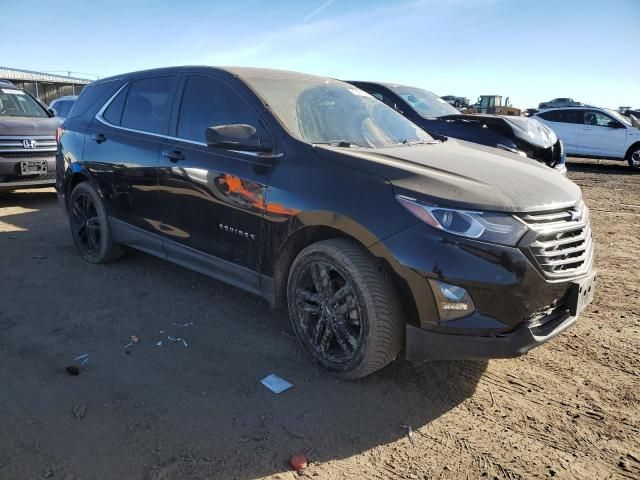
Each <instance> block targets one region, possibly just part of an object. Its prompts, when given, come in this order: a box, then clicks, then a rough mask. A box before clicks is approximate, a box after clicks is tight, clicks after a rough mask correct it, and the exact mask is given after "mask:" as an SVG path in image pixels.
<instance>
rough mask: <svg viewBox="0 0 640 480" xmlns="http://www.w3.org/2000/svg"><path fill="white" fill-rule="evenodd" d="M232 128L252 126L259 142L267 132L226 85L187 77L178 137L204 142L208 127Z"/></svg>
mask: <svg viewBox="0 0 640 480" xmlns="http://www.w3.org/2000/svg"><path fill="white" fill-rule="evenodd" d="M231 124H246V125H251V126H252V127H254V128H255V129H256V131H257V134H258V137H259V138H262V139H263V138H265V136H266V132H265V130H264V128H263V127H262V125H261V122H260V118H259V116H258V114H257V113H256V111H255V110H254V109H253V107H252V106H251V105H250V104H249V102H248V100H247V99H246V98H244V97H243V96H242V95H241V94H240V93H239V92H238V91H236V90H235V89H234V88H233V87H232V86H231V85H229V84H227V83H226V82H224V81H222V80H219V79H216V78H212V77H205V76H202V75H190V76H189V77H188V78H187V82H186V84H185V87H184V93H183V95H182V102H181V105H180V114H179V116H178V132H177V136H178V137H179V138H183V139H185V140H192V141H196V142H205V131H206V130H207V128H209V127H213V126H219V125H231Z"/></svg>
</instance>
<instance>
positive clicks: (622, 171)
mask: <svg viewBox="0 0 640 480" xmlns="http://www.w3.org/2000/svg"><path fill="white" fill-rule="evenodd" d="M567 169H568V171H569V172H582V173H601V174H607V175H634V174H635V173H636V172H634V171H633V170H632V169H631V167H629V164H628V163H627V161H626V160H625V161H615V160H611V161H607V160H597V159H593V160H590V159H580V160H578V161H571V160H568V161H567Z"/></svg>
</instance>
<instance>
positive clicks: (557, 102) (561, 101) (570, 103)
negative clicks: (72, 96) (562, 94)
mask: <svg viewBox="0 0 640 480" xmlns="http://www.w3.org/2000/svg"><path fill="white" fill-rule="evenodd" d="M580 105H584V104H583V103H580V102H576V101H575V100H574V99H573V98H554V99H553V100H550V101H548V102H541V103H539V104H538V108H539V109H540V110H542V109H543V108H558V107H577V106H580Z"/></svg>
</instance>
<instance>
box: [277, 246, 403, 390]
mask: <svg viewBox="0 0 640 480" xmlns="http://www.w3.org/2000/svg"><path fill="white" fill-rule="evenodd" d="M287 301H288V306H289V314H290V316H291V322H292V325H293V329H294V331H295V333H296V336H297V337H298V340H300V343H301V344H302V346H303V347H304V349H305V351H306V352H307V354H308V355H309V356H310V357H311V359H312V360H313V361H314V362H315V363H316V364H317V365H319V366H321V367H322V368H324V369H325V370H327V371H328V372H330V373H332V374H333V375H336V376H338V377H340V378H345V379H355V378H361V377H365V376H367V375H370V374H371V373H373V372H375V371H377V370H379V369H381V368H382V367H384V366H386V365H387V364H389V363H390V362H391V361H392V360H393V359H394V358H395V357H396V355H397V354H398V352H400V350H401V349H402V345H403V342H404V323H403V320H402V310H401V307H400V301H399V297H398V294H397V292H396V290H395V287H394V285H393V283H392V282H391V279H390V277H389V275H388V274H387V273H386V272H385V271H384V270H383V269H382V268H380V267H379V266H378V265H377V264H376V262H375V261H374V259H373V257H372V256H371V255H370V254H369V253H368V252H367V251H366V250H364V249H363V248H362V247H361V246H359V245H358V244H356V243H354V242H352V241H349V240H345V239H334V240H324V241H321V242H317V243H314V244H312V245H310V246H308V247H306V248H305V249H304V250H302V252H300V254H299V255H298V256H297V258H296V259H295V261H294V262H293V265H292V267H291V270H290V272H289V279H288V283H287Z"/></svg>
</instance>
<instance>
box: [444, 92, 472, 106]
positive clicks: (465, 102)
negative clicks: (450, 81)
mask: <svg viewBox="0 0 640 480" xmlns="http://www.w3.org/2000/svg"><path fill="white" fill-rule="evenodd" d="M440 98H442V100H444V101H445V102H447V103H448V104H449V105H451V106H452V107H455V108H467V107H468V106H469V99H468V98H466V97H456V96H455V95H444V96H442V97H440Z"/></svg>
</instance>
